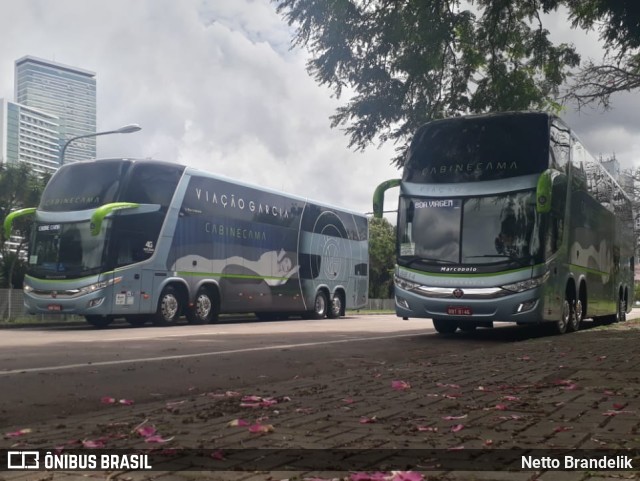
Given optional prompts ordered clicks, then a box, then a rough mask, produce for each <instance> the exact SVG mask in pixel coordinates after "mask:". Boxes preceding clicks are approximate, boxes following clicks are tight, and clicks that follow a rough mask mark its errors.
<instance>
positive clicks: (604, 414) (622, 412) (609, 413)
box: [602, 409, 633, 416]
mask: <svg viewBox="0 0 640 481" xmlns="http://www.w3.org/2000/svg"><path fill="white" fill-rule="evenodd" d="M631 413H633V411H612V410H611V409H610V410H609V411H607V412H605V413H602V415H603V416H617V415H618V414H631Z"/></svg>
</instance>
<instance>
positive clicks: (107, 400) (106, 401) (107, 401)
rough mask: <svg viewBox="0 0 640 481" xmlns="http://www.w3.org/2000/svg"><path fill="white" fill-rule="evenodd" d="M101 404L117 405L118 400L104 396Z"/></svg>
mask: <svg viewBox="0 0 640 481" xmlns="http://www.w3.org/2000/svg"><path fill="white" fill-rule="evenodd" d="M100 402H101V403H102V404H115V403H116V398H114V397H109V396H103V397H101V398H100Z"/></svg>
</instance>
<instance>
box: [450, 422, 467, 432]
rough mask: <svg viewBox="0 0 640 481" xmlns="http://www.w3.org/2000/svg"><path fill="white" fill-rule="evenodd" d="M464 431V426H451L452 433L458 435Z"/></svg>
mask: <svg viewBox="0 0 640 481" xmlns="http://www.w3.org/2000/svg"><path fill="white" fill-rule="evenodd" d="M463 429H464V424H456V425H455V426H451V432H452V433H457V432H458V431H462V430H463Z"/></svg>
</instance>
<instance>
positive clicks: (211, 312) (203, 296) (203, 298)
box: [187, 287, 218, 324]
mask: <svg viewBox="0 0 640 481" xmlns="http://www.w3.org/2000/svg"><path fill="white" fill-rule="evenodd" d="M217 320H218V305H217V303H216V298H215V296H212V295H211V292H210V291H209V289H207V288H205V287H201V288H200V289H198V292H197V293H196V297H195V299H194V301H193V307H192V308H191V309H189V310H188V311H187V322H189V324H210V323H213V322H216V321H217Z"/></svg>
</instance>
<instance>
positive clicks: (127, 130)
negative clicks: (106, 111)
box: [60, 124, 142, 167]
mask: <svg viewBox="0 0 640 481" xmlns="http://www.w3.org/2000/svg"><path fill="white" fill-rule="evenodd" d="M139 130H142V127H140V126H139V125H138V124H129V125H125V126H124V127H120V128H119V129H116V130H108V131H105V132H96V133H95V134H85V135H78V136H77V137H71V138H70V139H69V140H67V141H66V142H65V143H64V146H63V147H62V150H61V151H60V166H61V167H62V164H64V153H65V152H66V150H67V147H69V144H70V143H71V142H73V141H74V140H78V139H85V138H87V137H98V136H99V135H107V134H131V133H133V132H137V131H139Z"/></svg>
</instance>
